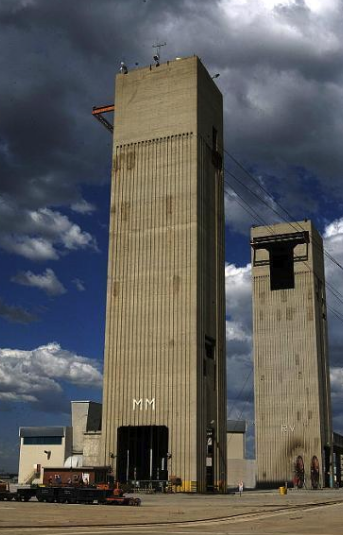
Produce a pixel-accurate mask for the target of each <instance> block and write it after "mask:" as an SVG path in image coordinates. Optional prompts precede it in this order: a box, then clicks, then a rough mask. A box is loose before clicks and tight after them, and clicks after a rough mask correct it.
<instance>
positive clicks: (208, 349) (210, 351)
mask: <svg viewBox="0 0 343 535" xmlns="http://www.w3.org/2000/svg"><path fill="white" fill-rule="evenodd" d="M214 345H215V343H214V340H209V339H208V338H207V339H206V340H205V355H206V358H208V359H214Z"/></svg>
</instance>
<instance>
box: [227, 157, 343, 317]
mask: <svg viewBox="0 0 343 535" xmlns="http://www.w3.org/2000/svg"><path fill="white" fill-rule="evenodd" d="M223 151H224V152H225V154H228V155H229V156H230V158H232V159H233V161H234V162H235V163H237V165H238V166H239V167H240V169H242V170H244V171H245V172H246V173H247V174H248V176H250V177H251V178H252V179H253V180H254V182H256V183H257V184H258V185H259V186H260V187H261V189H262V190H263V191H264V192H265V193H266V194H267V195H268V196H269V198H270V199H271V200H272V201H273V202H275V204H277V205H278V206H280V208H281V209H283V210H284V211H285V213H287V214H289V212H288V211H287V210H286V209H284V208H283V207H282V206H281V205H280V204H279V203H277V202H276V201H274V199H273V197H272V196H271V194H270V193H269V192H268V191H267V190H266V189H265V188H264V187H263V186H262V185H260V184H259V182H258V181H257V180H256V179H255V177H254V176H253V175H252V174H251V173H250V172H249V171H247V170H246V169H245V168H244V167H243V166H242V165H241V164H240V162H238V160H237V159H236V158H234V157H233V156H232V155H230V153H228V151H226V150H225V149H223ZM223 170H224V183H225V184H226V185H227V186H228V187H229V188H230V189H232V191H234V193H235V194H236V195H237V196H238V197H239V198H240V199H241V200H242V202H243V203H245V204H247V206H248V208H249V210H251V211H252V212H253V213H254V214H255V216H254V217H255V220H258V221H260V222H261V221H262V222H263V223H264V225H265V226H266V227H267V228H269V230H270V231H271V232H272V233H273V234H275V231H274V229H273V228H272V227H271V226H270V225H268V223H267V222H266V221H264V219H263V218H262V216H261V215H260V214H257V212H256V211H255V210H254V209H253V208H252V207H251V206H250V205H249V204H248V203H247V201H246V200H245V199H244V198H243V197H242V196H241V195H239V193H238V192H237V190H236V189H235V188H234V187H233V186H232V184H231V183H230V182H228V181H226V180H225V173H226V174H227V175H229V176H231V177H232V178H233V179H234V180H235V181H236V182H238V183H239V184H240V185H241V186H242V187H243V188H244V189H246V190H247V191H248V192H249V193H250V194H252V195H253V196H254V197H255V198H256V199H257V200H258V201H259V202H261V203H262V204H264V205H265V206H266V207H267V208H268V209H270V210H272V211H273V212H274V213H275V214H276V215H277V216H278V217H279V218H281V219H283V220H284V221H285V222H286V223H288V224H289V225H290V226H291V227H292V228H294V230H296V231H299V230H301V231H304V230H305V229H304V228H303V227H302V226H301V225H300V224H299V223H298V222H295V223H294V222H291V221H287V220H285V218H284V217H282V216H281V214H280V213H279V212H277V211H276V210H275V208H273V207H272V206H270V204H269V203H268V202H267V201H266V200H265V199H263V198H261V197H260V196H259V195H258V194H257V193H256V192H255V191H253V190H252V189H251V188H249V187H248V186H247V185H246V184H244V182H242V180H240V179H239V178H238V177H237V176H236V175H235V174H234V173H232V172H231V171H228V169H226V168H225V166H223ZM224 192H225V190H224ZM225 193H227V191H226V192H225ZM233 199H234V200H236V199H235V198H233ZM239 204H240V205H241V203H239ZM241 206H242V205H241ZM249 210H246V211H248V213H249ZM250 215H252V214H251V213H250ZM289 216H290V214H289ZM312 243H313V245H314V246H315V247H317V248H320V250H323V252H324V254H325V255H326V256H327V257H328V258H329V259H330V260H331V261H333V262H334V263H335V264H336V265H337V266H338V267H341V265H340V263H339V262H338V261H337V260H336V259H335V258H334V257H333V256H332V255H330V253H327V252H326V251H325V249H324V248H323V246H322V245H321V244H320V243H319V242H318V241H317V240H316V239H315V238H314V237H312ZM303 262H304V264H305V265H306V266H307V267H309V268H310V266H309V264H307V263H306V261H303ZM310 269H311V268H310ZM342 269H343V267H342ZM311 271H312V269H311ZM326 286H327V289H328V291H329V292H330V293H331V294H332V295H333V296H334V297H335V298H336V299H337V300H338V301H339V302H340V303H341V304H342V305H343V294H342V293H341V292H340V291H339V290H337V288H334V287H333V286H332V285H331V283H329V282H328V281H326ZM328 308H329V307H328ZM329 309H330V310H331V311H332V310H333V309H332V308H331V307H330V308H329ZM335 316H336V317H337V318H338V319H341V318H339V316H338V314H335ZM341 321H343V316H342V319H341Z"/></svg>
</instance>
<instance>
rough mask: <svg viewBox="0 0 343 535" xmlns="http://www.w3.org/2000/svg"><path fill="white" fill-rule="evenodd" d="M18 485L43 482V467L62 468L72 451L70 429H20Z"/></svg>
mask: <svg viewBox="0 0 343 535" xmlns="http://www.w3.org/2000/svg"><path fill="white" fill-rule="evenodd" d="M19 437H20V458H19V474H18V483H19V484H20V485H29V484H31V483H42V482H43V470H42V468H43V467H49V466H63V464H64V461H65V460H66V458H67V457H68V456H69V455H71V451H72V429H71V427H57V426H56V427H54V426H51V427H50V426H49V427H20V429H19Z"/></svg>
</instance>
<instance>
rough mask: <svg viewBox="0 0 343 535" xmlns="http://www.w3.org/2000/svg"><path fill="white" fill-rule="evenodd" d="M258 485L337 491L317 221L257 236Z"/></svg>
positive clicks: (254, 267)
mask: <svg viewBox="0 0 343 535" xmlns="http://www.w3.org/2000/svg"><path fill="white" fill-rule="evenodd" d="M251 237H252V241H251V245H252V277H253V315H254V363H255V427H256V458H257V472H258V473H257V484H258V485H259V486H260V487H263V486H276V485H281V484H282V485H283V484H284V483H285V481H288V482H291V481H293V482H295V483H296V484H297V485H298V486H300V487H301V486H303V485H304V484H305V485H306V486H307V487H311V485H312V487H314V488H316V487H318V486H319V485H325V486H328V485H329V484H330V471H331V466H330V464H331V449H332V432H331V410H330V383H329V363H328V349H327V324H326V298H325V278H324V262H323V243H322V239H321V237H320V235H319V234H318V232H317V231H316V229H315V228H314V226H313V225H312V223H311V222H309V221H301V222H299V223H289V224H278V225H272V226H268V227H256V228H253V229H252V232H251Z"/></svg>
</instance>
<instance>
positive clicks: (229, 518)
mask: <svg viewBox="0 0 343 535" xmlns="http://www.w3.org/2000/svg"><path fill="white" fill-rule="evenodd" d="M342 504H343V499H340V500H334V501H324V502H317V503H316V502H307V503H304V504H297V505H287V506H286V505H284V506H281V507H277V508H275V507H274V508H266V509H264V510H263V511H252V512H249V513H236V514H231V515H225V516H216V517H211V518H204V519H192V520H182V521H180V520H177V521H167V522H165V521H163V522H140V523H127V522H125V523H123V522H120V523H112V524H110V523H95V524H88V525H87V524H84V523H82V524H80V523H78V524H72V525H70V524H69V525H66V524H64V525H59V526H58V525H56V523H55V524H45V525H42V524H40V525H37V524H35V525H31V526H23V525H12V526H1V525H0V533H3V532H6V531H7V532H8V533H10V532H11V531H14V530H20V531H21V532H22V533H29V532H30V531H33V530H35V531H36V532H37V531H39V532H43V531H44V530H54V533H56V534H59V535H62V534H63V532H65V533H69V532H70V531H72V530H81V529H83V530H85V531H84V533H92V532H93V531H94V529H102V530H104V531H107V530H112V531H115V530H126V529H127V530H128V531H129V530H132V528H134V529H141V530H144V528H145V529H147V528H152V529H154V528H161V527H165V528H167V527H180V528H182V527H192V526H196V525H206V524H220V523H239V522H249V521H252V520H259V519H263V518H268V517H269V518H270V517H271V516H278V515H281V514H286V513H291V512H296V511H299V512H300V511H304V512H305V511H307V510H314V509H319V508H321V507H330V506H337V505H342ZM267 507H271V506H267Z"/></svg>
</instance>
